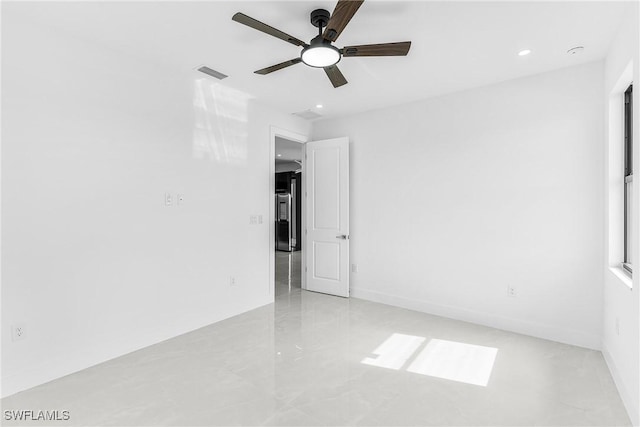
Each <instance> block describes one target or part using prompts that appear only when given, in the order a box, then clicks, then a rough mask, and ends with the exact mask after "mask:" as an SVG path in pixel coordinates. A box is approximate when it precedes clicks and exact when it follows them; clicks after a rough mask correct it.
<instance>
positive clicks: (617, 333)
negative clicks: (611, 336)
mask: <svg viewBox="0 0 640 427" xmlns="http://www.w3.org/2000/svg"><path fill="white" fill-rule="evenodd" d="M616 335H620V319H619V318H617V317H616Z"/></svg>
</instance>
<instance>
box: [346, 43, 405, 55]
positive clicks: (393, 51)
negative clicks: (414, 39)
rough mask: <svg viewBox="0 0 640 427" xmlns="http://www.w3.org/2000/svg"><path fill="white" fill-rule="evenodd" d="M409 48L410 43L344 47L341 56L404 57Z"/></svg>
mask: <svg viewBox="0 0 640 427" xmlns="http://www.w3.org/2000/svg"><path fill="white" fill-rule="evenodd" d="M410 47H411V42H399V43H381V44H363V45H359V46H345V47H344V48H343V49H342V56H406V55H407V53H409V48H410Z"/></svg>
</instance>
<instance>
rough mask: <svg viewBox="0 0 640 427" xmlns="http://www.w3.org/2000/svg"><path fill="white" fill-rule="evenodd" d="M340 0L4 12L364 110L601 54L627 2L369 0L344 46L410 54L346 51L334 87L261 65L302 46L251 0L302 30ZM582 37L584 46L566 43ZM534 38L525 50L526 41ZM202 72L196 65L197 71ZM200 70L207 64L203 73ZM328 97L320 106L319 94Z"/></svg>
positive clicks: (308, 73) (49, 6)
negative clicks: (281, 34)
mask: <svg viewBox="0 0 640 427" xmlns="http://www.w3.org/2000/svg"><path fill="white" fill-rule="evenodd" d="M335 3H336V2H335V1H324V0H317V1H315V0H314V1H280V2H274V1H260V2H244V1H237V0H236V1H214V2H135V3H134V2H45V3H25V2H15V3H7V2H3V19H11V16H12V15H11V13H19V14H22V15H23V17H26V18H27V19H29V20H32V21H35V22H36V23H37V24H38V25H48V26H53V27H57V28H59V29H62V30H64V31H65V32H68V33H71V34H73V35H74V36H77V37H81V38H84V39H88V40H90V41H92V42H95V43H99V44H101V45H103V46H106V47H109V48H111V49H116V50H120V51H123V52H125V53H127V54H132V55H136V56H138V57H141V58H143V59H145V60H150V61H154V62H156V63H158V64H163V65H167V66H170V67H173V68H175V69H182V70H185V71H188V72H191V71H190V70H191V69H193V68H195V67H196V66H198V65H201V64H204V65H207V66H209V67H211V68H214V69H216V70H219V71H221V72H223V73H225V74H227V75H229V76H230V77H229V78H227V79H225V80H224V81H223V82H222V84H224V85H228V86H231V87H234V88H236V89H240V90H242V91H244V92H246V93H248V94H249V95H251V96H253V97H255V98H256V99H257V100H258V101H260V102H262V103H265V104H269V105H272V106H274V107H275V108H277V109H279V110H281V111H284V112H287V113H293V112H298V111H304V110H308V109H311V110H315V111H318V112H319V113H320V114H322V115H324V116H327V117H329V116H336V115H344V114H350V113H357V112H361V111H366V110H370V109H376V108H381V107H385V106H389V105H395V104H401V103H406V102H410V101H414V100H419V99H423V98H427V97H433V96H437V95H442V94H445V93H450V92H455V91H460V90H463V89H468V88H473V87H478V86H483V85H487V84H491V83H495V82H499V81H504V80H508V79H513V78H517V77H522V76H527V75H532V74H537V73H541V72H545V71H549V70H553V69H558V68H562V67H568V66H572V65H577V64H580V63H585V62H590V61H594V60H598V59H601V58H603V57H604V56H605V54H606V51H607V48H608V46H609V44H610V43H611V41H612V40H613V37H614V36H615V34H616V31H617V28H618V27H619V25H620V23H621V21H622V19H623V16H624V13H625V11H626V10H627V8H628V7H629V6H630V2H617V1H587V2H582V1H570V2H558V1H547V2H540V1H535V2H522V1H501V2H483V1H472V2H458V1H411V2H405V1H375V0H368V1H365V3H364V4H363V5H362V7H361V8H360V10H359V11H358V13H357V14H356V15H355V17H354V18H353V20H352V21H351V23H350V24H349V25H348V27H347V28H346V30H345V31H344V33H342V35H341V36H340V38H339V39H338V42H337V43H336V45H337V46H339V47H342V46H344V45H355V44H368V43H381V42H394V41H405V40H411V41H412V42H413V44H412V47H411V51H410V52H409V55H408V56H407V57H394V58H343V60H342V61H341V62H340V63H339V67H340V69H341V70H342V72H343V74H344V75H345V77H346V78H347V80H348V81H349V84H347V85H345V86H343V87H341V88H338V89H334V88H333V87H332V86H331V84H330V82H329V80H328V79H327V77H326V76H325V74H324V72H323V71H322V70H320V69H313V68H309V67H307V66H305V65H304V64H298V65H295V66H292V67H289V68H287V69H284V70H281V71H277V72H275V73H272V74H270V75H266V76H261V75H256V74H254V73H253V71H255V70H257V69H260V68H263V67H266V66H269V65H273V64H276V63H279V62H282V61H285V60H288V59H292V58H295V57H297V56H299V51H300V49H299V48H297V47H295V46H293V45H291V44H289V43H286V42H284V41H282V40H279V39H276V38H274V37H271V36H269V35H267V34H264V33H261V32H259V31H256V30H253V29H251V28H249V27H246V26H244V25H241V24H238V23H236V22H233V21H232V20H231V17H232V16H233V14H234V13H235V12H243V13H245V14H247V15H249V16H251V17H253V18H256V19H258V20H260V21H262V22H264V23H267V24H269V25H271V26H274V27H277V28H278V29H281V30H282V31H285V32H287V33H289V34H291V35H293V36H295V37H297V38H300V39H302V40H310V39H311V38H312V37H314V36H315V35H316V31H317V29H316V28H315V27H313V26H312V25H311V24H310V23H309V13H310V12H311V11H312V10H313V9H316V8H325V9H328V10H329V11H332V10H333V8H334V6H335ZM574 46H584V47H585V50H584V53H582V54H580V55H575V56H570V55H567V54H566V51H567V50H568V49H569V48H571V47H574ZM525 48H526V49H531V50H532V53H531V54H530V55H528V56H525V57H519V56H517V52H518V51H520V50H522V49H525ZM194 76H195V72H194ZM200 76H201V75H200ZM319 103H320V104H323V105H324V108H323V109H321V110H316V109H315V106H316V104H319Z"/></svg>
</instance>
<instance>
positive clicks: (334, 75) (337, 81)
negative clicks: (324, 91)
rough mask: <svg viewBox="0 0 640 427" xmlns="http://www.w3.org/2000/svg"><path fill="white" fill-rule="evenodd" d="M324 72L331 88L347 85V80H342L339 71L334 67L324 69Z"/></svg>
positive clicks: (342, 77)
mask: <svg viewBox="0 0 640 427" xmlns="http://www.w3.org/2000/svg"><path fill="white" fill-rule="evenodd" d="M324 72H325V73H327V77H329V80H331V84H332V85H333V87H340V86H342V85H346V84H347V79H345V78H344V76H343V75H342V73H341V72H340V69H339V68H338V67H337V66H335V65H330V66H328V67H324Z"/></svg>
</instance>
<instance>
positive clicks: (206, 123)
mask: <svg viewBox="0 0 640 427" xmlns="http://www.w3.org/2000/svg"><path fill="white" fill-rule="evenodd" d="M250 99H251V97H250V96H249V95H248V94H246V93H245V92H242V91H240V90H237V89H233V88H230V87H228V86H224V85H222V84H220V83H217V82H212V81H211V80H209V79H205V78H201V79H196V80H195V81H194V94H193V109H194V122H195V123H194V130H193V158H194V159H209V160H210V161H214V162H217V163H224V164H231V165H244V164H245V163H246V161H247V139H248V134H249V131H248V107H249V101H250Z"/></svg>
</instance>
